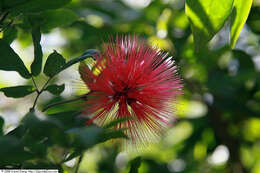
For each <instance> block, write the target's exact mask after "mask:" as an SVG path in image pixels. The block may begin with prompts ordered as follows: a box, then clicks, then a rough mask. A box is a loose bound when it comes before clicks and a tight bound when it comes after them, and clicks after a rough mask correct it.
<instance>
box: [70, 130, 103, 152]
mask: <svg viewBox="0 0 260 173" xmlns="http://www.w3.org/2000/svg"><path fill="white" fill-rule="evenodd" d="M68 133H69V134H70V135H72V136H73V138H74V139H75V140H74V146H75V147H76V148H78V149H81V150H85V149H88V148H90V147H92V146H94V145H96V144H98V143H100V137H101V135H102V134H103V129H102V128H100V127H97V126H89V127H83V128H75V129H71V130H69V131H68Z"/></svg>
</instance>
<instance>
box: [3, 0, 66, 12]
mask: <svg viewBox="0 0 260 173" xmlns="http://www.w3.org/2000/svg"><path fill="white" fill-rule="evenodd" d="M70 1H71V0H55V1H46V0H22V1H16V2H12V1H6V2H5V4H4V6H5V7H6V8H9V10H10V11H11V12H13V13H15V14H18V13H29V12H40V11H44V10H50V9H57V8H60V7H62V6H64V5H66V4H68V3H69V2H70Z"/></svg>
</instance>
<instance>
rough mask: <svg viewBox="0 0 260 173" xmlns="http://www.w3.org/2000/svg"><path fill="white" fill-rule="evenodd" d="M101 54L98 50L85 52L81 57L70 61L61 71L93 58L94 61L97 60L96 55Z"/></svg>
mask: <svg viewBox="0 0 260 173" xmlns="http://www.w3.org/2000/svg"><path fill="white" fill-rule="evenodd" d="M99 53H100V52H99V51H98V50H96V49H88V50H87V51H85V52H84V53H83V54H82V55H81V56H79V57H77V58H74V59H72V60H70V61H69V62H67V63H66V64H65V65H64V66H63V67H62V68H61V70H60V71H62V70H65V69H66V68H68V67H70V66H72V65H74V64H76V63H78V62H80V61H83V60H85V59H86V58H90V57H92V58H93V59H95V57H94V55H96V54H99Z"/></svg>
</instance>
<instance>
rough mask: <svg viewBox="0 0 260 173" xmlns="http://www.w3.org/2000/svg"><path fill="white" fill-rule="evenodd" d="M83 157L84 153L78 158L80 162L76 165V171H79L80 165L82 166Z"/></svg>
mask: <svg viewBox="0 0 260 173" xmlns="http://www.w3.org/2000/svg"><path fill="white" fill-rule="evenodd" d="M82 159H83V154H81V155H80V156H79V160H78V163H77V165H76V169H75V173H78V171H79V166H80V163H81V161H82Z"/></svg>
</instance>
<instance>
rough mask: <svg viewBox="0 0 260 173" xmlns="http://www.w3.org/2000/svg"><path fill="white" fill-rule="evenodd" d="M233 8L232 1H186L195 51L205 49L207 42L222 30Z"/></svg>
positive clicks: (186, 11)
mask: <svg viewBox="0 0 260 173" xmlns="http://www.w3.org/2000/svg"><path fill="white" fill-rule="evenodd" d="M232 7H233V0H186V4H185V13H186V15H187V16H188V18H189V20H190V23H191V29H192V33H193V38H194V42H195V49H196V50H199V49H202V48H203V47H205V45H206V44H207V42H208V41H210V40H211V39H212V37H213V36H214V35H215V34H216V33H217V32H218V31H219V30H220V29H221V28H222V26H223V25H224V23H225V21H226V20H227V18H228V17H229V15H230V13H231V10H232Z"/></svg>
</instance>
